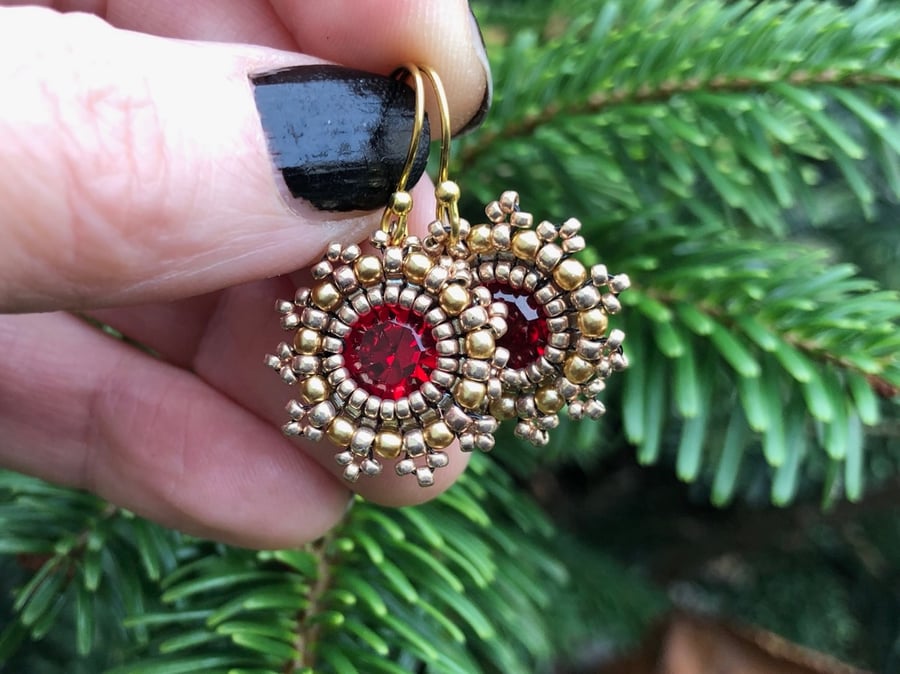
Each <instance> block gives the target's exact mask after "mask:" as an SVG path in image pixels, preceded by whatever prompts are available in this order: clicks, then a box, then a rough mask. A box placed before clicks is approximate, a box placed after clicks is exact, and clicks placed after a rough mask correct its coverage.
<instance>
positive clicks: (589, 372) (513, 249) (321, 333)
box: [266, 65, 629, 487]
mask: <svg viewBox="0 0 900 674" xmlns="http://www.w3.org/2000/svg"><path fill="white" fill-rule="evenodd" d="M407 74H408V76H409V77H411V78H412V80H413V84H414V89H415V93H416V112H415V121H414V128H413V136H412V137H413V142H412V144H411V146H410V149H409V153H408V155H407V161H406V166H405V168H404V171H403V173H402V174H401V177H400V179H399V184H398V186H397V190H396V191H395V192H394V194H393V195H392V196H391V199H390V202H389V203H388V205H387V207H386V208H385V211H384V214H383V216H382V219H381V227H380V229H379V230H378V231H376V232H375V233H374V234H373V235H372V237H371V239H370V243H371V246H372V247H373V248H374V249H375V250H374V252H372V253H369V252H365V251H363V249H362V248H360V247H359V246H357V245H349V246H342V245H340V244H337V243H333V244H331V245H330V246H329V247H328V249H327V252H326V254H325V256H324V258H323V259H322V261H321V262H319V263H318V264H316V265H315V266H314V267H313V268H312V275H313V278H314V279H315V281H316V283H315V285H314V286H313V287H311V288H300V289H299V290H297V292H296V294H295V296H294V298H293V300H279V301H278V302H277V303H276V310H277V311H278V313H280V314H281V325H282V327H283V328H284V329H285V330H286V331H289V332H291V333H292V339H291V340H290V341H285V342H282V343H281V344H279V345H278V347H277V349H276V352H275V354H274V355H267V356H266V364H267V365H268V366H269V367H271V368H272V369H274V370H276V371H277V372H278V374H279V375H280V377H281V379H282V380H284V381H285V382H286V383H288V384H291V385H293V386H295V387H296V389H297V396H296V398H295V399H294V400H291V401H290V402H289V403H288V405H287V413H288V416H289V420H288V421H287V423H286V424H285V425H284V426H283V431H284V433H285V434H286V435H288V436H303V437H307V438H309V439H311V440H320V439H322V438H323V437H324V438H327V439H328V440H329V441H330V442H332V443H333V444H334V445H336V446H337V447H338V451H337V453H336V455H335V459H336V460H337V462H338V463H339V464H340V465H342V466H343V467H344V473H343V474H344V478H345V479H347V480H349V481H351V482H355V481H356V480H357V479H359V477H360V475H367V476H374V475H378V474H380V473H381V472H382V470H383V467H384V462H385V461H390V462H393V465H394V470H395V471H396V472H397V473H398V474H399V475H415V478H416V480H417V481H418V483H419V485H420V486H422V487H427V486H430V485H431V484H433V482H434V471H435V470H436V469H439V468H442V467H444V466H446V465H447V464H448V462H449V455H448V453H447V452H446V451H445V450H446V449H447V448H448V447H449V446H450V445H451V444H452V443H453V441H454V440H458V441H459V445H460V448H461V449H462V450H463V451H472V450H474V449H479V450H482V451H489V450H490V449H492V448H493V446H494V432H495V431H496V430H497V427H498V425H499V422H501V421H504V420H511V419H517V423H516V428H515V432H516V435H517V436H519V437H521V438H524V439H527V440H529V441H530V442H532V443H534V444H536V445H544V444H546V443H547V441H548V431H549V430H551V429H552V428H554V427H556V426H557V425H558V424H559V416H558V413H559V412H560V411H561V410H562V408H563V407H564V406H566V405H568V413H569V416H570V417H572V418H573V419H580V418H583V417H588V418H591V419H596V418H598V417H599V416H600V415H602V414H603V412H604V407H603V404H602V403H601V402H600V400H599V399H598V397H599V395H600V394H601V392H602V391H603V389H604V386H605V380H606V378H607V377H608V376H609V375H610V374H611V373H612V372H614V371H616V370H621V369H623V368H625V367H626V365H627V361H626V358H625V355H624V354H623V353H622V340H623V339H624V337H625V335H624V333H622V331H621V330H611V331H610V330H609V329H608V317H609V315H610V314H613V313H615V312H616V311H618V309H619V307H620V305H619V301H618V294H619V293H620V292H622V291H623V290H625V289H626V288H627V287H628V285H629V281H628V277H627V276H625V275H624V274H618V275H611V274H609V272H608V271H607V269H606V267H605V266H603V265H594V266H593V267H591V268H590V269H587V268H586V267H585V266H584V265H582V264H581V262H579V261H578V260H576V259H575V258H574V257H573V255H574V254H575V253H577V252H578V251H580V250H582V249H583V248H584V247H585V241H584V239H583V238H582V237H581V236H580V235H579V230H580V228H581V224H580V223H579V222H578V221H577V220H575V219H570V220H567V221H566V222H564V223H562V224H561V225H558V226H557V225H554V224H552V223H550V222H547V221H543V222H540V223H538V224H537V225H535V223H534V219H533V217H532V215H531V214H530V213H526V212H524V211H522V210H520V208H519V198H518V195H517V194H516V193H515V192H504V193H503V194H502V195H501V196H500V198H499V199H498V200H497V201H493V202H491V203H490V204H488V205H487V207H486V208H485V214H486V216H487V222H485V223H483V224H477V225H474V226H471V225H470V224H469V223H468V222H467V221H465V220H463V219H461V218H460V216H459V211H458V201H459V195H460V191H459V187H458V186H457V185H456V183H454V182H453V181H451V180H450V179H449V177H448V172H449V153H450V119H449V113H448V106H447V100H446V95H445V93H444V89H443V86H442V84H441V81H440V78H439V77H438V75H437V73H435V72H434V70H432V69H431V68H429V67H426V66H415V65H406V66H404V67H403V68H402V69H400V70H399V71H398V73H397V76H402V75H407ZM423 75H424V77H426V78H427V79H428V80H429V81H430V83H431V85H432V88H433V89H434V92H435V96H436V99H437V103H438V109H439V111H440V117H441V119H440V121H441V158H440V168H439V175H438V181H437V186H436V189H435V196H436V200H437V212H436V217H435V220H434V221H433V222H432V223H431V225H430V226H429V229H428V234H427V236H425V237H424V238H419V237H416V236H411V235H409V233H408V231H407V219H408V216H409V213H410V211H411V210H412V198H411V196H410V194H409V193H408V192H407V191H406V184H407V181H408V180H409V174H410V172H411V168H412V165H413V161H414V159H415V151H416V146H417V140H418V139H419V137H420V134H421V130H422V128H423V125H424V115H425V113H424V109H425V98H424V80H423Z"/></svg>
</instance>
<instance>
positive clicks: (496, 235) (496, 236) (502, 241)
mask: <svg viewBox="0 0 900 674" xmlns="http://www.w3.org/2000/svg"><path fill="white" fill-rule="evenodd" d="M511 241H512V229H511V228H510V226H509V225H505V224H504V225H497V226H496V227H494V229H492V230H491V242H492V243H493V244H494V247H495V248H499V249H500V250H509V246H510V243H511Z"/></svg>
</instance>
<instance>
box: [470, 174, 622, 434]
mask: <svg viewBox="0 0 900 674" xmlns="http://www.w3.org/2000/svg"><path fill="white" fill-rule="evenodd" d="M485 214H486V215H487V218H488V220H489V223H487V224H479V225H475V226H473V227H470V228H466V230H464V232H463V233H462V236H461V237H460V238H461V245H462V246H463V247H464V249H465V251H466V256H467V262H468V264H469V265H470V267H471V269H472V273H473V275H474V277H475V279H476V281H477V282H479V283H482V284H484V286H486V287H487V288H488V289H489V290H490V291H491V293H492V295H493V299H494V300H495V301H502V302H504V303H506V305H507V325H508V330H507V332H506V334H505V335H504V336H503V337H501V338H500V339H499V340H498V342H497V347H498V348H497V352H498V353H497V355H496V357H495V362H497V363H502V364H501V365H499V366H498V367H497V371H496V376H498V377H499V378H500V380H501V382H502V387H503V393H502V395H501V396H500V397H499V398H496V399H493V400H491V402H490V405H489V410H490V412H491V414H492V415H493V416H494V417H495V418H497V419H499V420H505V419H517V420H518V422H517V424H516V429H515V433H516V435H517V436H518V437H521V438H525V439H527V440H529V441H530V442H532V443H533V444H535V445H545V444H547V441H548V433H547V431H548V430H549V429H552V428H555V427H556V426H557V425H558V424H559V416H558V412H559V411H560V410H561V409H562V408H563V406H566V405H567V406H568V413H569V416H570V417H571V418H572V419H581V418H583V417H585V416H586V417H588V418H591V419H597V418H598V417H600V416H601V415H602V414H603V413H604V411H605V408H604V406H603V403H602V402H600V400H599V396H600V394H601V393H602V391H603V390H604V388H605V386H606V384H605V382H606V379H607V378H608V377H609V375H610V374H611V373H613V372H614V371H617V370H622V369H624V368H625V367H626V366H627V364H628V361H627V359H626V357H625V354H624V353H623V352H622V341H623V340H624V339H625V333H623V332H622V331H621V330H618V329H614V330H611V331H608V324H609V315H610V314H614V313H616V312H618V311H619V309H620V306H621V305H620V303H619V299H618V295H619V293H620V292H622V291H624V290H626V289H627V288H628V286H629V285H630V281H629V279H628V276H626V275H625V274H617V275H610V274H609V272H608V271H607V269H606V267H605V266H604V265H602V264H597V265H594V266H593V267H591V268H590V270H588V269H586V268H585V266H584V265H583V264H582V263H581V262H579V261H578V260H576V259H574V258H573V257H572V255H573V254H574V253H577V252H578V251H580V250H582V249H584V247H585V241H584V238H583V237H582V236H580V235H579V231H580V229H581V223H580V222H579V221H578V220H576V219H574V218H571V219H569V220H566V221H565V222H564V223H562V225H559V226H557V225H554V224H552V223H550V222H548V221H543V222H541V223H539V224H538V225H537V226H536V227H535V226H534V218H533V217H532V215H531V214H530V213H526V212H523V211H521V210H520V209H519V195H518V194H517V193H516V192H512V191H509V192H504V193H503V194H502V195H501V196H500V198H499V200H497V201H493V202H491V203H490V204H488V205H487V207H486V208H485Z"/></svg>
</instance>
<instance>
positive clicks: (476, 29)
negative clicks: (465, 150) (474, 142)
mask: <svg viewBox="0 0 900 674" xmlns="http://www.w3.org/2000/svg"><path fill="white" fill-rule="evenodd" d="M469 14H470V15H471V17H472V34H473V35H474V36H475V38H474V43H475V49H476V50H477V51H478V59H479V60H480V61H481V65H482V66H483V67H484V74H485V81H484V96H482V98H481V103H480V104H479V106H478V109H477V110H476V111H475V114H474V115H473V116H472V119H470V120H469V121H468V122H466V124H465V126H463V128H461V129H460V130H459V131H457V132H456V135H457V136H460V135H462V134H464V133H468V132H469V131H471V130H472V129H474V128H476V127H478V126H481V123H482V122H483V121H484V118H485V117H486V116H487V113H488V110H490V108H491V99H493V97H494V80H493V78H492V76H491V64H490V61H488V55H487V47H486V45H485V43H484V33H482V32H481V26H480V25H479V24H478V17H476V16H475V12H473V11H472V9H471V8H469Z"/></svg>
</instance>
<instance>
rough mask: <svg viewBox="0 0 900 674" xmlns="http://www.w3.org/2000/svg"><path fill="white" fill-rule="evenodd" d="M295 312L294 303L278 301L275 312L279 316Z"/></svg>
mask: <svg viewBox="0 0 900 674" xmlns="http://www.w3.org/2000/svg"><path fill="white" fill-rule="evenodd" d="M293 310H294V303H293V302H288V301H287V300H276V301H275V311H277V312H278V313H279V314H289V313H291V312H292V311H293Z"/></svg>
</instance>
